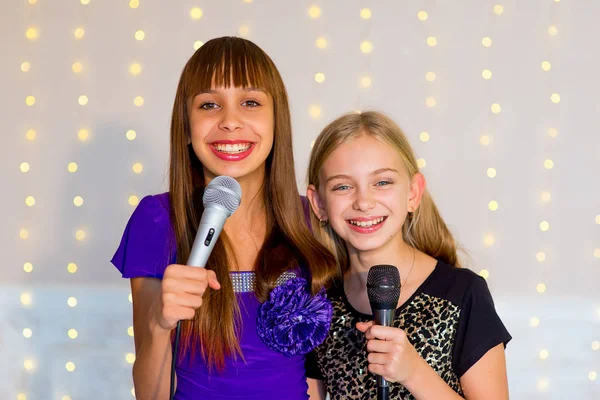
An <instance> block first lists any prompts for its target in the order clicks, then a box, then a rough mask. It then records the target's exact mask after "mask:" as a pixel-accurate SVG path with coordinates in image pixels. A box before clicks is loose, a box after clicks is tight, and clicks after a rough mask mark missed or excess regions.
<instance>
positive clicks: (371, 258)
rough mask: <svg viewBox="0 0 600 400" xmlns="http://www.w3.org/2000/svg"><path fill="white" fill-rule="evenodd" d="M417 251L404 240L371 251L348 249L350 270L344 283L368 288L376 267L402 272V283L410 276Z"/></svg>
mask: <svg viewBox="0 0 600 400" xmlns="http://www.w3.org/2000/svg"><path fill="white" fill-rule="evenodd" d="M414 252H415V249H414V248H413V247H411V246H409V245H408V244H406V243H405V242H404V240H402V236H400V240H399V241H394V240H392V241H390V242H388V243H387V244H386V245H384V246H382V247H380V248H378V249H374V250H370V251H360V250H357V249H354V248H348V255H349V261H350V268H349V270H348V272H347V273H346V277H345V279H344V281H345V282H346V283H348V284H349V285H351V286H352V287H354V288H357V289H358V288H363V289H364V288H366V287H367V275H368V273H369V269H370V268H371V267H372V266H374V265H382V264H386V265H393V266H395V267H396V268H398V270H399V271H400V276H401V280H402V283H404V279H405V278H406V276H407V275H408V273H409V271H410V269H411V267H412V266H413V260H414V257H415V253H414Z"/></svg>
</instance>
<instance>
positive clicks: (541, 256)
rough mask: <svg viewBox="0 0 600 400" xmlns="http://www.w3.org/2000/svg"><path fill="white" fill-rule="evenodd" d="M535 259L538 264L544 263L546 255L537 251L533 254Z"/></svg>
mask: <svg viewBox="0 0 600 400" xmlns="http://www.w3.org/2000/svg"><path fill="white" fill-rule="evenodd" d="M535 259H536V260H538V262H544V261H546V253H544V252H543V251H538V252H537V253H536V254H535Z"/></svg>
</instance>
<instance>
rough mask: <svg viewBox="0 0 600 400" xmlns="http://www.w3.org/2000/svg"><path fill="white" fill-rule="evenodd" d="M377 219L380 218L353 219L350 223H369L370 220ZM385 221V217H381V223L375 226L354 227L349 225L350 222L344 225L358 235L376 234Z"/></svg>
mask: <svg viewBox="0 0 600 400" xmlns="http://www.w3.org/2000/svg"><path fill="white" fill-rule="evenodd" d="M378 218H381V217H368V218H365V217H362V218H353V219H352V221H371V220H375V219H378ZM386 220H387V217H383V221H381V222H380V223H378V224H377V225H371V226H356V225H354V224H351V223H350V220H347V221H346V223H347V224H348V226H350V229H352V230H353V231H355V232H358V233H373V232H376V231H378V230H379V229H381V227H382V226H383V224H384V223H385V221H386Z"/></svg>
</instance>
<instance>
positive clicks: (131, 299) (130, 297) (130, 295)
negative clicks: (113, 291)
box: [127, 293, 133, 303]
mask: <svg viewBox="0 0 600 400" xmlns="http://www.w3.org/2000/svg"><path fill="white" fill-rule="evenodd" d="M127 300H129V302H130V303H133V295H132V294H131V293H129V296H127Z"/></svg>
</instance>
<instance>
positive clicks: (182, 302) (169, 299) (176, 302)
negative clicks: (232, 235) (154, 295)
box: [163, 292, 202, 309]
mask: <svg viewBox="0 0 600 400" xmlns="http://www.w3.org/2000/svg"><path fill="white" fill-rule="evenodd" d="M163 305H164V306H165V307H189V308H192V309H196V308H198V307H200V306H201V305H202V296H200V295H196V294H189V293H172V292H168V293H164V294H163Z"/></svg>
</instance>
